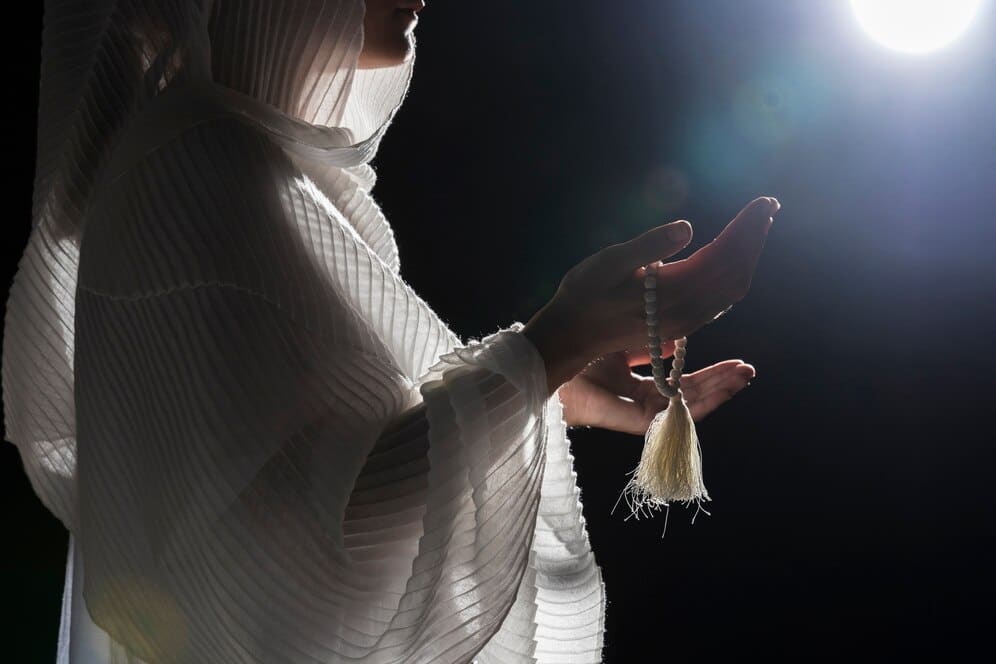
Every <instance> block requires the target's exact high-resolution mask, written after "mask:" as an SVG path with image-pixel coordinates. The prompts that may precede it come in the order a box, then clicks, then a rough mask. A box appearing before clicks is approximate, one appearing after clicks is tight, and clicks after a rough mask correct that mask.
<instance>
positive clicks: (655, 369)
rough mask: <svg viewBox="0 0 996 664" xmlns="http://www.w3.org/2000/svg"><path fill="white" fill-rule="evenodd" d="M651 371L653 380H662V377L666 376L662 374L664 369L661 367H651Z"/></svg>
mask: <svg viewBox="0 0 996 664" xmlns="http://www.w3.org/2000/svg"><path fill="white" fill-rule="evenodd" d="M652 371H653V372H654V378H658V377H660V378H663V377H664V376H666V375H667V374H666V373H665V372H664V368H663V367H653V368H652Z"/></svg>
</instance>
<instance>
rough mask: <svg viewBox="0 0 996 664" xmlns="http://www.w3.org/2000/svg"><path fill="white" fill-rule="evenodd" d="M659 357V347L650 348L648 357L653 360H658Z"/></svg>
mask: <svg viewBox="0 0 996 664" xmlns="http://www.w3.org/2000/svg"><path fill="white" fill-rule="evenodd" d="M660 356H661V347H660V346H650V357H651V358H655V357H656V358H660Z"/></svg>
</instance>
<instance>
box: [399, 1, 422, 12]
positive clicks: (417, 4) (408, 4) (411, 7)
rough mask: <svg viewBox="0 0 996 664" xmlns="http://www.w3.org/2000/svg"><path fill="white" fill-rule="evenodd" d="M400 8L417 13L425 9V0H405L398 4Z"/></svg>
mask: <svg viewBox="0 0 996 664" xmlns="http://www.w3.org/2000/svg"><path fill="white" fill-rule="evenodd" d="M398 9H407V10H408V11H412V12H415V13H416V14H417V13H419V12H420V11H422V10H423V9H425V0H404V1H403V2H401V3H399V4H398Z"/></svg>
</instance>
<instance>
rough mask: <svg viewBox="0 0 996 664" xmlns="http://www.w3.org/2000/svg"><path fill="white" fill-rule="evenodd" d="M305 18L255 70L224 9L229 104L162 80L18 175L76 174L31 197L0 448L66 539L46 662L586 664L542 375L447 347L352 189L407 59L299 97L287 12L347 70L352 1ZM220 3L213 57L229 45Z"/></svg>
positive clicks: (372, 212) (524, 351)
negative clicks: (118, 118) (65, 151)
mask: <svg viewBox="0 0 996 664" xmlns="http://www.w3.org/2000/svg"><path fill="white" fill-rule="evenodd" d="M67 4H73V3H62V5H59V6H58V7H57V8H56V9H59V8H64V5H67ZM263 4H268V3H258V2H257V3H252V2H249V3H245V7H244V8H253V7H255V8H256V9H259V7H261V6H262V5H263ZM305 4H306V5H307V6H308V7H307V8H305V9H301V7H296V8H295V9H289V10H288V14H287V15H283V16H282V18H281V20H285V21H289V23H286V24H282V27H281V28H280V29H279V30H277V31H276V33H279V34H284V35H290V36H287V37H286V38H285V41H286V40H289V42H288V43H289V44H290V45H288V46H287V47H286V48H277V47H274V46H272V45H268V46H267V49H269V50H267V49H263V50H259V48H261V47H259V44H260V43H266V44H270V42H269V41H267V40H266V39H263V37H265V36H267V35H268V34H269V33H268V32H267V31H266V30H259V29H257V28H258V26H259V25H266V24H267V23H266V21H268V20H270V19H268V18H267V19H265V20H263V19H259V18H258V17H259V16H264V18H265V17H266V16H269V15H268V14H254V13H252V12H250V13H249V14H244V13H238V12H236V15H237V16H239V17H240V18H239V21H242V20H243V19H245V17H246V16H250V17H256V18H253V19H252V20H253V21H255V23H253V25H256V26H257V28H254V29H255V30H256V33H255V34H256V37H255V38H254V39H252V40H249V42H250V43H245V45H244V50H246V51H247V52H250V53H270V54H271V56H270V59H269V60H268V62H277V63H278V64H276V65H272V66H271V65H266V66H263V65H258V66H256V72H257V74H258V76H260V77H262V78H260V79H259V80H257V79H254V78H253V77H252V76H248V75H246V76H245V77H243V78H242V79H240V80H242V81H243V83H244V86H245V89H238V88H239V87H240V86H235V85H231V86H230V85H221V84H219V83H217V82H210V81H205V80H203V79H200V80H198V79H197V78H196V77H195V76H188V75H180V73H177V75H176V76H172V77H170V81H171V82H170V83H169V84H168V85H165V86H164V87H163V89H162V90H159V91H158V93H157V94H155V95H153V96H152V97H151V98H149V99H146V100H145V101H144V102H142V103H136V104H137V105H136V107H135V108H134V109H132V111H131V112H130V113H129V121H128V122H121V123H118V124H115V123H100V122H96V121H94V120H93V119H92V118H91V119H89V120H88V119H86V118H83V119H80V120H79V122H78V125H77V129H76V130H75V134H74V130H69V129H67V130H66V131H67V133H69V134H72V135H75V136H76V139H73V140H80V137H83V136H86V137H88V138H89V140H91V141H92V143H91V145H92V149H91V150H88V151H86V154H87V155H88V156H87V159H85V160H83V159H76V160H73V161H70V162H65V163H63V164H62V165H58V164H57V165H55V166H52V165H51V164H46V165H43V164H41V163H40V164H39V169H40V172H43V171H45V169H46V168H47V171H45V172H49V173H50V174H51V175H50V176H48V177H47V178H42V179H40V180H37V181H36V194H37V191H38V190H37V186H38V185H37V182H49V183H52V182H56V183H67V182H69V181H71V180H74V178H72V177H69V175H68V174H71V173H72V172H75V171H83V170H85V169H93V170H94V171H95V172H94V173H90V174H89V175H86V176H85V177H84V176H82V175H79V176H78V177H76V178H75V180H77V181H79V182H83V183H85V186H81V187H77V188H70V187H67V186H64V185H59V186H56V187H54V188H52V189H51V190H50V191H51V192H55V193H50V194H46V195H43V196H41V198H40V199H39V200H42V201H43V204H41V205H39V206H36V218H35V227H34V231H33V233H32V238H31V241H30V242H29V246H28V247H27V249H26V250H25V254H24V258H23V259H22V261H21V263H20V267H19V271H18V274H17V277H16V279H15V283H14V285H13V287H12V290H11V296H10V299H9V301H8V309H7V319H6V327H5V336H4V356H3V388H4V403H5V409H6V418H7V419H6V427H7V437H8V438H9V439H10V440H11V441H12V442H14V443H15V444H16V445H17V446H18V447H19V449H20V452H21V456H22V459H23V461H24V465H25V469H26V471H27V472H28V476H29V478H30V479H31V481H32V485H33V486H34V488H35V490H36V492H37V493H38V495H39V496H40V498H41V499H42V500H43V501H44V502H45V504H46V505H47V506H48V507H49V508H50V509H51V510H52V511H53V513H55V514H56V515H57V516H58V517H59V518H60V519H61V520H62V521H63V523H65V524H66V526H67V527H68V528H69V529H70V531H71V533H72V537H71V549H70V555H69V559H68V561H67V575H66V591H65V596H64V600H63V617H62V627H61V630H60V647H59V661H60V662H69V663H72V664H105V663H111V662H132V663H134V662H212V663H218V664H226V663H235V662H259V663H267V664H269V663H287V664H299V663H301V664H303V663H309V664H310V663H319V662H322V663H326V662H440V663H442V662H468V661H471V660H474V661H478V662H482V663H484V662H503V663H504V662H513V663H514V662H597V661H600V658H601V648H602V633H603V627H604V609H605V601H604V588H603V584H602V581H601V576H600V572H599V569H598V567H597V565H596V564H595V560H594V557H593V555H592V553H591V550H590V546H589V543H588V537H587V533H586V531H585V527H584V519H583V516H582V514H581V504H580V500H579V492H578V488H577V485H576V482H575V475H574V472H573V469H572V458H571V456H570V453H569V445H568V439H567V436H566V431H565V426H564V422H563V419H562V411H561V407H560V402H559V400H558V399H557V398H547V397H546V387H545V386H546V377H545V370H544V366H543V361H542V358H541V357H540V356H539V354H538V353H537V351H536V349H535V348H534V347H533V346H532V345H531V344H530V343H529V341H528V340H527V339H526V338H525V337H524V336H523V335H522V334H521V333H520V330H521V325H520V324H518V323H515V324H512V325H510V326H508V327H505V328H503V329H501V330H499V331H497V332H496V333H494V334H492V335H489V336H487V337H485V338H484V339H482V340H480V341H473V342H471V343H469V344H466V345H465V344H464V343H462V342H461V341H460V339H459V338H458V337H457V336H456V335H455V334H453V332H452V331H450V330H449V329H448V328H447V326H446V325H445V324H444V323H443V322H442V321H441V320H440V319H439V317H438V316H437V315H436V314H435V312H433V311H432V309H431V308H430V307H429V306H428V305H427V304H426V303H425V302H424V301H423V300H422V299H421V298H419V297H418V295H417V294H416V293H415V292H414V291H413V290H412V289H411V287H410V286H409V285H408V284H406V283H405V282H404V281H403V280H402V279H401V277H400V275H399V273H398V253H397V247H396V245H395V242H394V237H393V233H392V232H391V229H390V226H389V225H388V223H387V221H386V220H385V219H384V217H383V215H382V214H381V212H380V210H379V208H378V207H377V205H376V203H375V202H374V201H373V199H372V198H371V197H370V195H369V193H368V191H369V188H370V186H372V184H373V179H374V177H373V171H372V170H371V169H370V168H369V166H368V165H367V162H368V161H369V158H370V156H372V154H373V152H375V150H376V144H377V142H378V141H379V139H380V136H381V135H382V134H383V131H384V129H385V128H386V126H387V123H388V122H389V120H390V117H391V116H392V115H393V112H394V110H395V109H396V108H397V105H398V104H399V103H400V99H401V98H402V97H403V95H404V90H405V88H406V86H407V81H408V77H409V75H410V64H409V65H405V66H402V67H398V68H395V69H393V70H392V69H389V70H376V71H373V72H369V73H368V72H361V71H356V70H355V65H354V68H353V69H352V70H350V71H348V72H347V74H348V75H347V76H345V79H343V77H342V76H333V75H330V76H327V77H326V83H327V85H329V86H334V85H338V82H339V81H342V80H346V79H348V81H349V83H348V84H344V85H345V86H346V88H347V89H348V90H351V92H341V93H340V92H334V91H333V92H330V93H329V94H328V95H325V94H322V95H318V97H322V98H333V97H334V98H335V99H337V100H338V101H336V102H335V103H332V104H325V103H311V102H308V104H303V105H302V104H301V103H300V102H301V100H302V98H303V97H302V96H301V95H304V96H305V97H309V98H311V99H316V98H317V97H316V95H315V94H313V90H312V88H313V87H314V85H312V86H310V87H309V86H303V87H302V86H301V85H297V84H296V83H293V82H287V83H286V85H280V84H278V83H277V82H275V81H273V80H269V79H267V76H275V75H276V74H275V73H274V72H280V71H283V70H285V69H287V68H288V67H289V66H290V65H287V64H286V63H284V64H279V61H280V56H281V54H283V55H285V56H286V57H288V58H289V57H290V55H288V54H290V53H297V54H298V55H295V56H294V57H301V56H300V53H302V52H304V51H307V48H305V47H304V46H301V44H300V43H298V42H297V41H295V40H304V42H307V43H312V42H313V41H314V38H313V37H309V35H312V36H313V35H314V34H315V31H317V30H318V28H315V27H314V26H310V25H309V26H307V29H306V26H305V23H306V22H304V21H305V19H306V18H308V17H310V18H311V19H312V22H313V20H314V17H315V15H314V14H311V13H309V12H310V11H311V9H309V8H311V7H312V6H313V5H314V6H317V5H321V7H319V9H321V10H322V11H324V12H326V13H327V14H328V15H329V16H332V17H333V18H332V19H329V20H330V21H331V22H330V23H327V24H324V28H323V29H322V30H321V31H320V32H321V34H322V35H324V37H323V39H325V40H327V41H328V43H329V44H331V46H329V47H320V46H314V47H313V48H312V49H311V50H312V51H314V52H323V53H326V55H328V57H329V58H330V59H331V60H335V58H336V57H338V58H339V59H338V61H339V62H347V63H348V62H350V61H353V62H355V53H356V49H358V48H359V44H360V42H361V40H357V39H354V38H352V37H349V35H351V34H353V33H351V32H349V31H350V30H354V31H355V29H358V28H357V27H356V26H357V21H356V20H355V17H356V14H355V13H353V14H351V16H353V20H352V21H346V20H344V19H343V18H342V16H343V14H342V13H341V12H344V11H346V10H347V8H348V9H351V10H355V7H356V3H305ZM337 4H341V5H342V7H337V6H336V5H337ZM56 5H57V3H52V6H53V7H56ZM125 5H127V7H131V5H141V3H119V6H117V8H116V9H114V10H113V11H110V12H109V13H105V14H102V15H101V16H104V17H105V18H104V19H101V20H104V21H105V22H107V24H108V25H110V26H112V28H113V29H112V30H111V32H114V31H115V30H117V31H120V30H122V29H123V28H122V26H121V24H119V23H116V22H115V20H114V19H108V18H107V17H108V16H111V17H113V16H118V15H120V14H121V12H122V11H123V10H122V7H123V6H125ZM82 6H83V5H82V4H80V3H76V4H75V5H74V8H79V7H82ZM163 6H164V7H169V5H168V3H163ZM226 6H232V5H226ZM303 6H304V5H302V7H303ZM347 6H348V7H347ZM47 7H48V5H47ZM177 7H178V8H182V9H184V10H190V8H191V7H195V8H196V3H186V4H184V3H177ZM223 8H225V7H221V8H219V7H217V6H216V7H215V10H214V11H215V12H216V13H215V14H212V15H211V16H212V19H211V20H212V21H214V22H215V24H214V25H213V26H212V27H211V34H212V35H214V38H216V39H219V40H220V39H221V37H220V36H219V35H228V37H226V38H227V39H231V40H232V41H233V43H241V42H239V39H238V38H240V36H241V37H244V36H245V35H241V33H240V31H241V30H246V31H248V32H247V34H252V30H250V29H249V28H245V27H236V28H231V31H230V32H226V31H225V29H222V28H223V27H224V28H226V29H227V27H230V26H228V24H227V23H226V24H224V25H222V23H221V22H223V21H224V20H225V19H224V14H223V13H222V9H223ZM131 9H134V7H131ZM178 11H179V10H178ZM191 11H192V10H191ZM247 11H248V9H247ZM272 11H274V12H276V10H275V9H273V10H272ZM294 11H298V12H299V13H297V14H294V13H293V12H294ZM126 13H128V12H126ZM138 13H139V14H141V12H138ZM276 13H278V14H279V13H280V12H276ZM53 15H54V16H55V17H56V18H59V13H58V11H55V12H54V14H53ZM134 15H135V12H131V13H130V14H129V16H134ZM190 16H192V17H194V18H196V16H197V12H196V11H192V13H191V14H190ZM319 16H325V14H320V15H319ZM294 17H297V18H296V19H295V18H294ZM361 17H362V14H360V18H361ZM173 18H176V17H175V16H174V17H173ZM202 18H203V19H204V20H203V21H200V22H199V21H197V20H189V21H188V20H186V19H184V20H183V21H179V20H177V21H175V22H176V23H177V24H184V25H188V24H189V25H193V26H197V25H201V26H206V25H208V21H207V18H208V16H207V15H204V16H203V17H202ZM63 19H65V17H62V18H59V20H55V19H53V18H52V16H49V18H47V21H48V23H47V27H46V29H47V30H53V29H54V28H51V27H50V26H51V25H52V24H53V23H52V22H53V21H55V24H56V25H68V23H67V22H65V21H68V19H65V21H64V20H63ZM246 20H248V19H246ZM295 20H296V21H297V24H296V25H297V31H295V30H291V29H290V27H291V24H292V23H294V21H295ZM231 21H233V23H232V25H236V26H238V25H242V24H241V23H237V22H234V21H235V19H234V18H233V19H231ZM303 22H304V23H303ZM330 25H332V26H347V27H340V28H338V29H339V30H340V31H345V32H340V33H335V32H334V30H331V29H330V28H329V26H330ZM349 25H352V26H353V27H348V26H349ZM309 29H311V30H312V31H311V32H309ZM275 30H276V29H275ZM276 33H275V34H276ZM115 34H118V33H115ZM157 34H158V33H157ZM202 36H203V35H202ZM309 39H311V41H309ZM260 40H262V41H260ZM98 41H99V40H98ZM112 41H113V40H112ZM175 42H176V43H182V44H185V45H186V46H185V48H192V47H191V44H196V43H198V40H197V39H195V38H193V37H191V38H189V39H182V40H175ZM201 43H206V42H203V40H202V42H201ZM281 43H283V42H281ZM51 44H52V42H51V40H50V48H55V47H54V46H52V45H51ZM254 45H255V46H254ZM335 45H339V46H341V47H342V48H344V49H347V51H348V53H347V54H342V53H339V55H338V56H335V57H334V54H333V55H329V50H330V49H331V50H332V51H334V50H335V48H336V46H335ZM105 46H106V44H105ZM96 50H97V51H100V49H99V48H98V49H96ZM105 50H106V49H105ZM100 52H102V51H100ZM349 53H352V55H349ZM173 55H174V56H175V55H176V54H175V53H174V54H173ZM230 55H231V54H229V56H230ZM95 57H96V62H97V63H98V65H99V62H100V58H101V57H103V56H95ZM222 57H225V56H223V55H221V54H219V56H218V58H215V59H212V68H213V69H214V70H215V73H214V74H213V75H214V76H215V77H221V76H223V75H224V76H229V77H235V74H234V73H233V71H234V70H233V69H232V67H234V65H231V63H226V62H223V61H221V60H220V58H222ZM155 59H156V58H152V60H155ZM249 60H250V61H252V58H249ZM171 61H172V60H171ZM200 61H201V62H204V60H203V59H201V60H200ZM263 61H264V60H259V62H263ZM94 66H95V67H96V68H97V69H99V68H100V67H99V66H97V65H94ZM322 66H324V65H322ZM337 66H338V65H337ZM342 66H346V65H342ZM340 68H341V66H340ZM346 68H347V69H349V67H348V66H346ZM89 71H90V72H91V74H92V76H93V78H92V81H96V82H97V83H101V84H103V83H106V81H104V80H103V79H102V78H101V75H100V73H99V72H97V73H94V71H96V70H94V69H93V68H91V69H90V70H89ZM179 71H180V70H177V72H179ZM203 71H207V69H206V68H205V69H204V70H203ZM219 72H227V73H224V74H222V73H219ZM264 72H268V73H267V74H266V76H263V73H264ZM189 73H190V72H189V71H188V72H186V74H189ZM243 73H244V72H243ZM296 76H297V78H299V79H300V80H305V79H308V77H309V76H310V77H311V78H310V79H308V80H312V81H315V80H319V79H318V78H316V77H315V76H314V75H313V73H309V72H307V71H305V72H304V73H300V72H299V73H298V74H296ZM235 78H237V77H235ZM319 78H320V77H319ZM49 80H50V81H51V80H54V79H51V78H50V79H49ZM299 82H300V81H298V83H299ZM94 85H95V84H94ZM315 85H317V84H315ZM323 85H325V84H323ZM254 86H255V87H254ZM295 86H296V87H295ZM354 86H355V89H354ZM44 87H45V83H44V79H43V88H44ZM91 87H94V86H93V85H91ZM96 87H100V86H99V85H97V86H96ZM111 87H112V88H113V87H114V86H113V85H112V86H111ZM319 87H321V85H319ZM294 90H298V91H299V92H294ZM301 90H307V92H300V91H301ZM267 91H269V92H267ZM274 91H283V92H280V94H277V92H274ZM163 92H167V93H168V94H162V93H163ZM271 93H272V95H275V96H272V98H271V97H270V95H271ZM281 95H283V96H281ZM136 99H139V98H138V97H136ZM295 104H296V105H295ZM281 106H287V108H281ZM306 107H307V108H310V109H312V110H311V111H308V112H309V113H311V116H310V117H308V118H304V117H303V116H302V115H301V113H302V112H303V111H302V110H301V109H303V108H306ZM295 109H296V110H295ZM316 109H324V110H321V111H318V110H316ZM319 116H321V118H324V120H323V121H322V122H319V123H318V124H314V123H315V121H316V119H318V118H319ZM349 118H353V119H352V120H350V119H349ZM340 121H341V125H342V126H325V125H324V122H329V123H332V122H340ZM102 141H106V142H107V145H104V144H103V143H102ZM357 141H358V142H357ZM70 142H72V141H70ZM42 149H43V146H41V145H40V148H39V150H40V151H41V150H42ZM66 164H69V166H67V165H66ZM53 201H55V203H53ZM56 203H58V204H56ZM68 209H71V210H74V212H73V214H68V213H64V212H59V210H68Z"/></svg>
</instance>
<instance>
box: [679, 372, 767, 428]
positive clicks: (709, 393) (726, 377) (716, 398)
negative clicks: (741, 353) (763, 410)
mask: <svg viewBox="0 0 996 664" xmlns="http://www.w3.org/2000/svg"><path fill="white" fill-rule="evenodd" d="M754 375H755V371H754V368H753V367H751V366H750V365H749V364H741V365H740V366H737V367H732V368H728V369H726V370H725V371H721V372H713V374H712V375H711V376H710V378H709V382H708V384H704V385H700V386H698V389H697V390H696V391H693V394H692V395H691V396H689V394H688V392H685V394H686V401H687V403H688V409H689V412H691V413H692V418H693V419H694V420H696V421H698V420H700V419H702V418H703V417H705V416H706V415H708V414H709V413H711V412H712V411H714V410H715V409H716V408H718V407H719V406H720V405H721V404H722V403H724V402H726V401H728V400H729V399H730V398H732V397H733V396H734V395H735V394H736V393H737V392H739V391H741V390H742V389H744V388H745V387H746V386H747V384H748V383H749V382H750V379H751V378H752V377H753V376H754ZM683 391H684V390H683Z"/></svg>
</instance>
